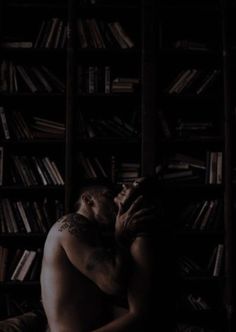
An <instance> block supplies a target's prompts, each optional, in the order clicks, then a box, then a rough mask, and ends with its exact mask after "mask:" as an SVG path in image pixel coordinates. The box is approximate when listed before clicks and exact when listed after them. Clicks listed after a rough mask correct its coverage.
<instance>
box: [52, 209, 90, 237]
mask: <svg viewBox="0 0 236 332" xmlns="http://www.w3.org/2000/svg"><path fill="white" fill-rule="evenodd" d="M58 222H59V223H60V226H59V228H58V231H59V232H63V231H65V230H67V231H68V232H69V233H70V234H72V235H75V236H76V237H80V235H81V234H83V235H84V234H86V233H88V232H90V230H91V226H90V225H88V223H87V222H86V221H84V220H83V219H82V218H80V217H79V216H78V215H75V214H69V215H67V216H64V217H62V218H61V219H59V220H58Z"/></svg>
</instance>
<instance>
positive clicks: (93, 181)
mask: <svg viewBox="0 0 236 332" xmlns="http://www.w3.org/2000/svg"><path fill="white" fill-rule="evenodd" d="M104 187H105V188H107V189H109V190H111V191H113V192H114V193H115V191H116V187H115V185H114V183H112V182H111V181H110V180H109V179H108V178H89V179H85V180H83V181H81V182H80V184H79V187H78V188H77V201H76V203H75V208H76V209H78V208H79V207H80V204H81V196H82V194H83V193H85V192H90V193H91V192H94V191H97V190H100V189H101V188H104Z"/></svg>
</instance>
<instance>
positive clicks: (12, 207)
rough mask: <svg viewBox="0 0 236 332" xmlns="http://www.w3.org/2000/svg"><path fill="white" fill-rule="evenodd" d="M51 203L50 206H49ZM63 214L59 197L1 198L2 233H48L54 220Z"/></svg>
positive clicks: (0, 227)
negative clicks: (34, 198) (36, 198)
mask: <svg viewBox="0 0 236 332" xmlns="http://www.w3.org/2000/svg"><path fill="white" fill-rule="evenodd" d="M49 204H50V206H49ZM62 214H63V204H62V202H61V201H60V200H58V199H51V200H50V201H49V200H48V199H47V198H44V199H43V200H42V199H41V200H30V201H29V200H21V199H9V198H2V199H1V200H0V218H1V224H0V234H11V233H23V234H24V233H42V234H43V233H46V232H47V231H48V230H49V228H50V226H51V225H52V223H53V222H55V221H56V220H57V219H59V218H60V217H61V216H62Z"/></svg>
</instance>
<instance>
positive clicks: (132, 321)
mask: <svg viewBox="0 0 236 332" xmlns="http://www.w3.org/2000/svg"><path fill="white" fill-rule="evenodd" d="M130 252H131V256H132V261H133V264H132V267H131V268H132V274H131V276H130V279H129V285H128V304H129V309H128V312H127V313H126V314H125V315H123V316H122V317H119V318H117V319H115V320H113V321H112V322H110V323H108V324H106V325H105V326H103V327H100V328H98V329H96V330H94V331H93V332H132V331H135V332H139V331H144V326H145V324H146V323H147V322H148V321H149V317H150V315H151V310H150V309H151V305H152V304H153V303H152V296H151V294H152V292H153V288H154V287H153V278H154V274H153V273H154V257H153V255H154V252H153V248H152V244H151V242H150V239H149V238H146V237H137V238H136V239H135V240H134V241H133V243H132V245H131V248H130Z"/></svg>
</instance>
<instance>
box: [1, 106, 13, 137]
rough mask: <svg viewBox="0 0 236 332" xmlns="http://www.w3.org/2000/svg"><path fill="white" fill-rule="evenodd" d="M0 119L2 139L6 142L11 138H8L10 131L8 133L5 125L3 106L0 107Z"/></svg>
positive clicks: (6, 124)
mask: <svg viewBox="0 0 236 332" xmlns="http://www.w3.org/2000/svg"><path fill="white" fill-rule="evenodd" d="M0 119H1V125H2V130H3V134H4V138H5V139H7V140H8V139H10V138H11V137H10V131H9V126H8V123H7V118H6V113H5V109H4V107H3V106H0Z"/></svg>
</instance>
